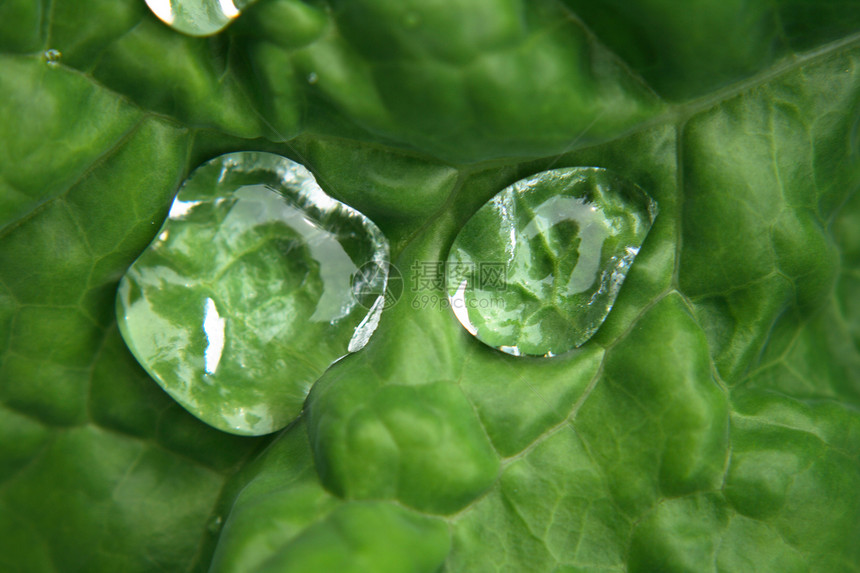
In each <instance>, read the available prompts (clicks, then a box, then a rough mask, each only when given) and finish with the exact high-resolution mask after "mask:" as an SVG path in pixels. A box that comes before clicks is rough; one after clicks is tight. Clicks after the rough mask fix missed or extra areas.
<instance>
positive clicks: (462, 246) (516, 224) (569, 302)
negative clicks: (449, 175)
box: [446, 167, 657, 356]
mask: <svg viewBox="0 0 860 573" xmlns="http://www.w3.org/2000/svg"><path fill="white" fill-rule="evenodd" d="M656 215H657V204H656V203H655V202H654V201H653V200H652V199H651V198H650V197H649V196H648V195H647V194H646V193H645V192H644V191H642V189H640V188H639V187H637V186H636V185H634V184H632V183H630V182H629V181H626V180H624V179H622V178H621V177H619V176H618V175H617V174H615V173H612V172H610V171H607V170H606V169H601V168H597V167H573V168H568V169H556V170H552V171H545V172H543V173H539V174H537V175H534V176H532V177H529V178H527V179H523V180H521V181H518V182H516V183H514V184H513V185H511V186H510V187H507V188H506V189H504V190H503V191H502V192H500V193H499V194H498V195H496V196H495V197H493V198H492V199H491V200H490V201H489V202H488V203H486V204H485V205H484V206H483V207H481V208H480V209H479V210H478V212H477V213H475V215H474V216H473V217H472V218H471V219H469V221H468V222H467V223H466V225H465V226H464V227H463V229H462V230H461V231H460V234H459V235H458V236H457V238H456V240H455V241H454V244H453V246H452V247H451V251H450V254H449V256H448V261H447V266H446V284H447V289H448V296H449V299H450V303H451V308H452V309H453V310H454V314H455V315H456V317H457V319H458V320H459V321H460V322H461V323H462V325H463V326H464V327H465V328H466V329H467V330H468V331H469V332H471V333H472V334H473V335H474V336H476V337H477V338H478V339H479V340H481V341H482V342H484V343H486V344H488V345H490V346H492V347H494V348H498V349H499V350H502V351H503V352H507V353H508V354H513V355H515V356H520V355H529V356H553V355H556V354H560V353H562V352H566V351H568V350H570V349H572V348H575V347H577V346H580V345H582V344H583V343H584V342H586V341H587V340H588V339H589V338H591V337H592V336H593V335H594V333H595V332H596V331H597V329H598V328H599V327H600V325H601V324H602V323H603V321H604V320H605V319H606V316H607V315H608V314H609V311H610V309H611V308H612V305H613V304H614V302H615V298H616V296H617V295H618V290H619V289H620V288H621V284H622V283H623V282H624V279H625V277H626V276H627V271H628V270H629V268H630V265H631V264H632V263H633V259H634V257H635V256H636V254H637V253H638V252H639V247H640V246H641V245H642V242H643V241H644V240H645V237H646V236H647V235H648V231H649V230H650V229H651V224H652V223H653V221H654V218H655V217H656Z"/></svg>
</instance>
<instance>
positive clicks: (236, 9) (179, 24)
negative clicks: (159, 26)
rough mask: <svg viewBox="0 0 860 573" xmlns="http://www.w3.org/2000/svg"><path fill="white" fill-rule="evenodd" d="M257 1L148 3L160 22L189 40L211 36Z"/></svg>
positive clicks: (164, 0) (168, 0) (163, 0)
mask: <svg viewBox="0 0 860 573" xmlns="http://www.w3.org/2000/svg"><path fill="white" fill-rule="evenodd" d="M255 1H256V0H238V4H237V2H234V1H233V0H146V5H147V6H149V9H150V10H151V11H152V13H153V14H155V15H156V16H158V18H159V20H161V21H162V22H164V23H165V24H167V25H168V26H170V27H171V28H173V29H175V30H177V31H179V32H182V33H184V34H188V35H190V36H210V35H212V34H217V33H218V32H220V31H221V30H223V29H224V28H225V27H226V26H227V25H228V24H230V22H232V21H233V20H234V19H236V18H237V17H239V15H240V14H241V12H242V9H243V8H245V7H246V6H248V5H250V4H252V3H254V2H255Z"/></svg>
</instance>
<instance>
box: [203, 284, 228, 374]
mask: <svg viewBox="0 0 860 573" xmlns="http://www.w3.org/2000/svg"><path fill="white" fill-rule="evenodd" d="M226 322H227V321H226V320H224V319H223V318H221V317H220V316H219V315H218V307H217V306H215V301H214V300H212V299H211V298H207V299H206V314H205V315H204V317H203V332H205V333H206V340H207V346H206V350H205V351H204V352H203V359H204V361H205V363H206V373H207V374H215V371H216V370H218V363H219V362H221V353H222V352H224V325H225V323H226Z"/></svg>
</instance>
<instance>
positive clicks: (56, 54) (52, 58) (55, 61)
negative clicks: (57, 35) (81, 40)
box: [44, 49, 63, 68]
mask: <svg viewBox="0 0 860 573" xmlns="http://www.w3.org/2000/svg"><path fill="white" fill-rule="evenodd" d="M44 55H45V61H46V62H47V63H48V65H49V66H51V67H52V68H53V67H56V66H58V65H60V59H61V58H62V57H63V53H62V52H60V50H54V49H51V50H46V51H45V54H44Z"/></svg>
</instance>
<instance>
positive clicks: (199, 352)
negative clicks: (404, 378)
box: [117, 152, 388, 434]
mask: <svg viewBox="0 0 860 573" xmlns="http://www.w3.org/2000/svg"><path fill="white" fill-rule="evenodd" d="M387 260H388V243H387V242H386V240H385V238H384V237H383V235H382V233H381V232H380V231H379V229H378V228H377V227H376V226H375V225H374V224H373V223H372V222H371V221H370V220H369V219H368V218H367V217H365V216H364V215H362V214H361V213H359V212H358V211H356V210H355V209H352V208H351V207H348V206H347V205H344V204H343V203H341V202H339V201H337V200H335V199H333V198H332V197H330V196H328V195H327V194H326V193H325V191H323V190H322V189H321V188H320V187H319V185H317V183H316V181H315V179H314V177H313V175H311V173H310V172H309V171H308V170H307V169H305V168H304V167H303V166H301V165H299V164H298V163H295V162H293V161H291V160H289V159H287V158H285V157H280V156H278V155H273V154H270V153H257V152H248V153H231V154H228V155H224V156H221V157H218V158H215V159H213V160H212V161H210V162H208V163H205V164H203V165H202V166H200V167H199V168H197V169H196V170H195V171H194V172H193V173H192V174H191V177H189V178H188V180H187V181H186V182H185V183H184V184H183V186H182V188H181V189H180V190H179V193H177V195H176V198H175V199H174V201H173V204H172V206H171V208H170V211H169V216H168V218H167V220H166V221H165V223H164V225H163V226H162V228H161V229H159V230H158V232H157V233H156V235H155V239H154V240H153V242H152V243H151V244H150V245H149V247H148V248H147V250H146V251H144V252H143V254H141V255H140V257H139V258H138V259H137V260H136V261H135V262H134V263H133V264H132V266H131V267H130V268H129V270H128V272H127V273H126V275H125V276H124V277H123V279H122V281H121V282H120V285H119V291H118V294H117V321H118V323H119V329H120V332H121V334H122V336H123V339H124V340H125V341H126V344H127V345H128V347H129V349H130V350H131V352H132V353H133V354H134V356H135V357H136V358H137V360H138V362H140V364H141V365H142V366H143V367H144V368H145V369H146V370H147V371H148V372H149V374H150V375H151V376H152V377H153V378H154V379H155V380H156V381H157V382H158V383H159V384H160V385H161V386H162V387H163V388H164V389H165V390H166V391H167V392H168V394H170V395H171V396H173V397H174V398H175V399H176V400H177V401H178V402H179V403H180V404H182V405H183V406H184V407H185V408H186V409H187V410H188V411H190V412H191V413H193V414H194V415H196V416H197V417H199V418H200V419H202V420H203V421H205V422H207V423H209V424H211V425H213V426H215V427H217V428H220V429H222V430H225V431H228V432H234V433H238V434H265V433H269V432H273V431H275V430H278V429H280V428H282V427H284V426H285V425H287V424H288V423H289V422H291V421H292V420H293V419H295V417H296V416H297V415H298V414H299V413H300V412H301V409H302V405H303V403H304V400H305V397H306V396H307V393H308V391H309V390H310V387H311V385H312V384H313V383H314V382H315V381H316V379H317V378H319V376H320V375H321V374H322V373H323V372H324V371H325V369H326V368H328V366H329V365H330V364H331V363H332V362H334V361H336V360H338V359H339V358H341V357H343V356H344V355H346V354H347V353H349V352H355V351H357V350H359V349H361V348H362V347H363V346H364V345H365V344H366V343H367V342H368V340H369V339H370V336H371V335H372V334H373V331H374V330H375V329H376V325H377V324H378V323H379V315H380V313H381V312H382V308H383V302H384V301H383V298H384V294H383V293H385V290H386V289H385V286H386V284H387V277H388V274H387V269H388V264H387ZM368 264H371V265H372V266H374V268H376V267H378V268H379V269H380V272H379V273H378V274H374V275H373V276H368V277H366V280H365V282H363V283H362V285H363V286H365V287H367V289H366V291H365V292H363V293H362V296H361V297H359V296H358V295H357V293H355V291H354V289H353V283H354V282H355V281H354V279H355V276H356V275H357V274H358V271H359V269H360V268H362V267H364V266H365V265H368ZM365 283H367V284H365ZM369 293H370V294H369ZM372 293H378V294H372Z"/></svg>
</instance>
